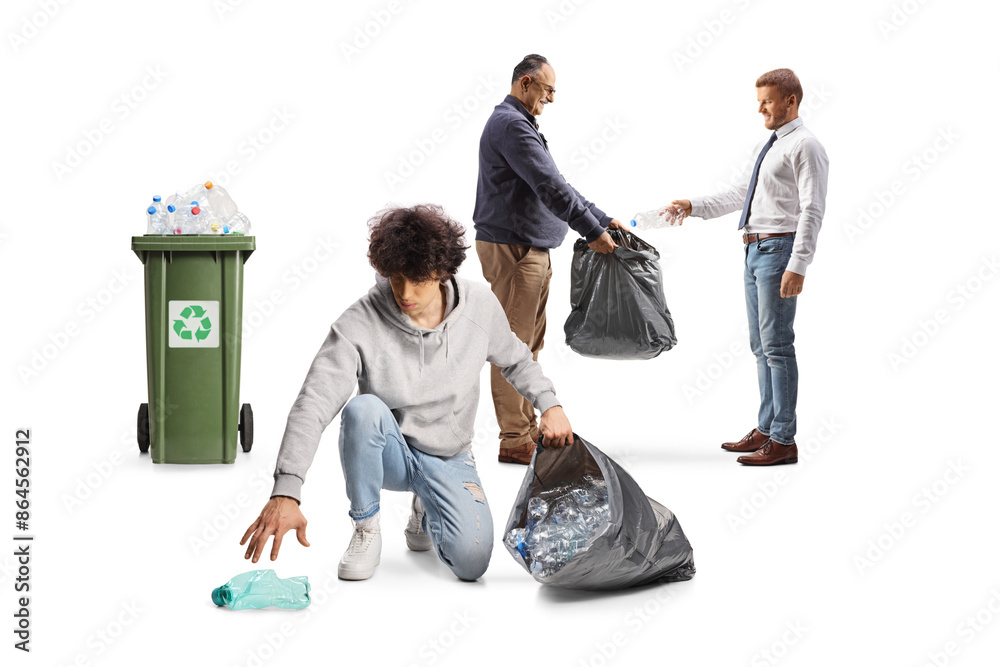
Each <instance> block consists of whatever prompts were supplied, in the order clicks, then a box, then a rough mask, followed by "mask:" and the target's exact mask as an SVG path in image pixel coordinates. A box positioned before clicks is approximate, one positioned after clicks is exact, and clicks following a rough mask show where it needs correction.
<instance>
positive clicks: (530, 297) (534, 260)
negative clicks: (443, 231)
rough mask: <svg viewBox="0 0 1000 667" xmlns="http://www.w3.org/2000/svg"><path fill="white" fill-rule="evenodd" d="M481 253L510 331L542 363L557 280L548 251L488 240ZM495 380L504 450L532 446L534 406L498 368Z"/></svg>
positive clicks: (481, 243)
mask: <svg viewBox="0 0 1000 667" xmlns="http://www.w3.org/2000/svg"><path fill="white" fill-rule="evenodd" d="M476 253H477V254H478V255H479V261H480V263H481V264H482V265H483V277H484V278H486V280H487V281H488V282H489V283H490V287H492V288H493V293H494V294H495V295H496V297H497V300H499V301H500V305H501V306H503V310H504V312H505V313H506V314H507V321H508V322H510V328H511V331H513V332H514V334H515V335H516V336H517V337H518V338H519V339H521V341H523V342H524V343H525V344H526V345H527V346H528V349H530V350H531V353H532V356H533V357H534V359H535V361H538V351H539V350H541V349H542V344H543V342H544V341H543V338H544V337H545V304H546V302H547V301H548V299H549V281H550V280H551V279H552V261H551V260H550V258H549V253H547V252H545V251H544V250H539V249H538V248H532V247H530V246H523V245H509V244H505V243H488V242H486V241H476ZM490 380H491V381H490V388H491V389H492V391H493V407H494V408H495V409H496V415H497V423H498V424H499V425H500V447H501V449H505V448H509V447H517V446H519V445H523V444H525V443H528V442H533V441H534V440H535V439H536V438H537V437H538V421H537V419H536V418H535V408H534V407H533V406H532V405H531V403H530V402H529V401H528V399H526V398H524V397H523V396H521V395H520V394H519V393H517V390H516V389H514V387H512V386H511V385H510V383H509V382H507V380H505V379H504V377H503V375H501V374H500V368H499V367H498V366H496V365H493V367H492V369H491V376H490Z"/></svg>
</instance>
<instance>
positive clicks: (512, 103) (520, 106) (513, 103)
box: [503, 95, 538, 127]
mask: <svg viewBox="0 0 1000 667" xmlns="http://www.w3.org/2000/svg"><path fill="white" fill-rule="evenodd" d="M503 101H504V104H509V105H510V106H512V107H514V108H515V109H517V110H518V111H520V112H521V115H522V116H524V117H525V118H527V119H528V120H529V121H531V124H532V125H534V126H535V127H538V121H537V120H535V117H534V116H532V115H531V112H530V111H528V110H527V109H525V108H524V105H523V104H521V100H519V99H517V98H516V97H514V96H513V95H508V96H507V97H505V98H503Z"/></svg>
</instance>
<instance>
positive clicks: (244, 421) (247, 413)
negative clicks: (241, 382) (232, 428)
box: [240, 403, 253, 452]
mask: <svg viewBox="0 0 1000 667" xmlns="http://www.w3.org/2000/svg"><path fill="white" fill-rule="evenodd" d="M240 446H241V447H242V448H243V451H244V452H249V451H250V448H251V447H253V409H252V408H251V407H250V404H249V403H244V404H243V407H241V408H240Z"/></svg>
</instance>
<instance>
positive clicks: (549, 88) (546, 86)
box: [531, 79, 556, 95]
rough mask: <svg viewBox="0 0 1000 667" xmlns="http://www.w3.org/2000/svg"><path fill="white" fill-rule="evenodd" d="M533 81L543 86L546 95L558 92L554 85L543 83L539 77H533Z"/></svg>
mask: <svg viewBox="0 0 1000 667" xmlns="http://www.w3.org/2000/svg"><path fill="white" fill-rule="evenodd" d="M531 83H537V84H538V85H539V86H541V87H542V90H544V91H545V94H546V95H555V94H556V89H555V88H553V87H552V86H550V85H549V84H547V83H542V82H541V81H539V80H538V79H531Z"/></svg>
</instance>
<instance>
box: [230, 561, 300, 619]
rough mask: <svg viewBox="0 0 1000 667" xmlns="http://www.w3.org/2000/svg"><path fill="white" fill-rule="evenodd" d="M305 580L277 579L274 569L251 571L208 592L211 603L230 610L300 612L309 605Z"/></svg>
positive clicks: (297, 578)
mask: <svg viewBox="0 0 1000 667" xmlns="http://www.w3.org/2000/svg"><path fill="white" fill-rule="evenodd" d="M309 589H310V586H309V578H308V577H290V578H288V579H279V578H278V575H276V574H275V573H274V570H253V571H251V572H244V573H243V574H240V575H237V576H235V577H233V578H232V579H230V580H229V581H228V582H227V583H225V584H223V585H222V586H219V587H218V588H216V589H215V590H213V591H212V602H214V603H215V604H217V605H219V606H220V607H229V608H230V609H263V608H265V607H280V608H281V609H302V608H304V607H308V606H309V602H310V600H309Z"/></svg>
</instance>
